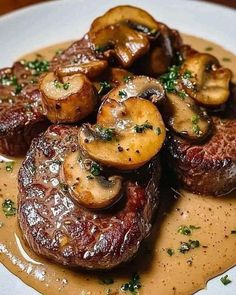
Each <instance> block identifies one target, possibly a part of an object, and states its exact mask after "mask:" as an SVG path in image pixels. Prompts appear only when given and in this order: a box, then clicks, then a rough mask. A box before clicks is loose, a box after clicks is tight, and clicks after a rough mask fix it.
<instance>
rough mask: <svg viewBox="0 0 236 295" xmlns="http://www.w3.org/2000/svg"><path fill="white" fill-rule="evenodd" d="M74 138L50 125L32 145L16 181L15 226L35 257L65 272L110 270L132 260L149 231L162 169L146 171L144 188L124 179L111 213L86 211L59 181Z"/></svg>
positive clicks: (74, 146) (74, 132)
mask: <svg viewBox="0 0 236 295" xmlns="http://www.w3.org/2000/svg"><path fill="white" fill-rule="evenodd" d="M77 134H78V129H77V128H76V127H69V126H51V127H49V129H48V130H47V131H46V132H45V134H44V135H42V136H40V137H39V138H37V139H34V140H33V142H32V144H31V147H30V149H29V151H28V153H27V156H26V159H25V161H24V163H23V165H22V167H21V169H20V172H19V177H18V181H19V199H18V202H19V211H18V218H19V224H20V227H21V229H22V232H23V235H24V238H25V239H26V241H27V242H28V244H29V246H30V247H31V248H32V249H33V250H34V251H35V252H36V253H37V254H39V255H42V256H44V257H47V258H49V259H52V260H53V261H55V262H57V263H60V264H63V265H66V266H69V267H81V268H86V269H110V268H113V267H116V266H118V265H120V264H122V263H124V262H126V261H128V260H130V259H131V258H132V257H133V256H134V255H135V254H136V252H137V251H138V249H139V246H140V243H141V242H142V241H143V240H144V239H145V238H146V237H147V236H148V235H149V233H150V231H151V223H152V217H153V214H154V212H155V210H156V207H157V205H158V192H159V191H158V183H159V173H160V165H159V162H158V161H157V160H153V161H152V162H151V163H150V165H149V166H146V167H145V169H146V170H145V171H144V173H143V174H147V175H149V177H148V179H147V181H146V180H145V182H144V183H143V182H142V185H141V184H139V179H135V177H133V178H134V179H132V178H130V180H129V179H128V178H127V181H126V184H125V191H126V194H125V196H124V197H123V199H122V200H121V201H120V204H117V205H116V206H114V207H115V208H111V209H110V210H104V211H102V212H99V211H96V212H94V211H90V210H88V209H85V208H83V207H81V206H79V205H78V204H77V203H74V202H73V199H72V198H71V197H70V194H69V191H68V190H66V189H65V187H64V186H61V184H60V181H59V182H58V179H59V172H60V167H61V163H62V161H63V158H64V157H65V155H66V154H68V153H69V152H71V151H76V150H77V149H78V138H77ZM131 179H132V180H131Z"/></svg>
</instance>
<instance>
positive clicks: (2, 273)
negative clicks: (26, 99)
mask: <svg viewBox="0 0 236 295" xmlns="http://www.w3.org/2000/svg"><path fill="white" fill-rule="evenodd" d="M121 4H131V5H136V6H139V7H143V8H144V9H146V10H147V11H149V12H150V13H151V14H152V15H153V16H154V17H155V18H157V19H158V20H160V21H163V22H165V23H167V24H168V25H169V26H171V27H173V28H176V29H178V30H180V31H182V32H185V33H189V34H192V35H196V36H200V37H202V38H205V39H208V40H211V41H213V42H216V43H218V44H221V45H223V46H224V47H225V48H226V49H228V50H230V51H232V52H234V53H236V38H235V37H236V11H234V10H231V9H228V8H224V7H223V6H216V5H211V4H208V3H203V2H202V1H199V2H197V1H190V0H188V1H186V0H185V1H184V0H165V1H161V0H153V1H152V0H126V1H124V0H113V1H109V0H99V1H86V0H64V1H53V2H49V3H45V4H40V5H34V6H31V7H29V8H26V9H22V10H19V11H17V12H14V13H11V14H8V15H5V16H3V17H1V18H0V40H1V41H0V44H1V45H0V67H4V66H9V65H10V64H11V63H12V62H13V61H14V60H15V59H16V58H18V57H19V56H20V55H22V54H24V53H26V52H30V51H32V50H36V49H38V48H41V47H44V46H47V45H50V44H53V43H58V42H61V41H65V40H70V39H78V38H79V37H81V36H82V35H83V34H84V33H85V32H86V31H87V30H88V28H89V25H90V23H91V21H92V20H93V19H94V18H95V17H97V16H99V15H101V14H103V13H104V12H105V11H106V10H107V9H108V8H110V7H112V6H116V5H121ZM227 274H229V277H230V278H232V279H233V282H232V283H231V284H229V285H227V286H223V285H222V284H221V282H220V280H219V277H218V278H215V279H213V280H211V281H210V282H209V283H208V285H207V290H202V291H200V292H198V293H196V295H215V294H217V295H235V294H236V268H233V269H231V270H230V271H228V272H227ZM0 280H1V283H0V294H1V295H10V294H17V295H23V294H24V295H35V294H39V293H37V292H36V291H34V290H33V289H31V288H29V287H28V286H26V285H24V283H22V282H21V281H20V280H19V279H17V278H16V277H13V275H12V274H10V273H9V272H8V271H7V270H6V269H5V268H4V267H3V266H2V265H1V264H0Z"/></svg>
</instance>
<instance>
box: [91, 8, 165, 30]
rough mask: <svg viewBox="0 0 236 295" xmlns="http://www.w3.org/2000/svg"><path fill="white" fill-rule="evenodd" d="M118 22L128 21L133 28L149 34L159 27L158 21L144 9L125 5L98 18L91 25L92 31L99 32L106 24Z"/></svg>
mask: <svg viewBox="0 0 236 295" xmlns="http://www.w3.org/2000/svg"><path fill="white" fill-rule="evenodd" d="M117 23H126V24H128V25H129V26H130V27H131V28H134V29H135V30H137V31H140V32H143V33H144V34H146V35H149V36H154V35H155V34H157V32H158V29H159V25H158V22H157V21H155V19H154V18H153V17H152V16H151V15H150V14H149V13H147V12H146V11H144V10H143V9H140V8H137V7H133V6H129V5H123V6H117V7H114V8H112V9H110V10H108V11H107V12H106V13H105V14H104V15H102V16H100V17H98V18H96V19H95V20H94V21H93V23H92V25H91V28H90V32H97V31H99V30H100V29H102V28H104V27H106V26H109V25H114V24H117Z"/></svg>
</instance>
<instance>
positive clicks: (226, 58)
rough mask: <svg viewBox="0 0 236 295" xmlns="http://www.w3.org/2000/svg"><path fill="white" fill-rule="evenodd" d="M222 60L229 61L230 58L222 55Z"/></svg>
mask: <svg viewBox="0 0 236 295" xmlns="http://www.w3.org/2000/svg"><path fill="white" fill-rule="evenodd" d="M222 60H223V61H231V59H230V58H228V57H223V58H222Z"/></svg>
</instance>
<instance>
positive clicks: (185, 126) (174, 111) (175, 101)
mask: <svg viewBox="0 0 236 295" xmlns="http://www.w3.org/2000/svg"><path fill="white" fill-rule="evenodd" d="M166 96H167V100H166V103H165V104H163V105H162V106H161V107H162V114H163V117H164V119H165V122H166V123H167V125H168V126H169V127H170V128H171V129H172V130H173V131H175V132H176V133H177V134H178V135H180V136H182V137H184V138H187V139H190V140H192V141H199V140H201V139H203V138H205V137H206V136H207V135H208V134H209V131H210V130H211V121H210V119H209V117H207V115H206V113H205V112H204V111H202V110H201V109H200V108H199V107H198V106H197V105H196V104H195V102H194V101H193V99H192V98H191V97H189V96H187V95H186V96H185V97H184V98H181V97H180V96H179V95H178V94H177V93H171V92H167V93H166Z"/></svg>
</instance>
